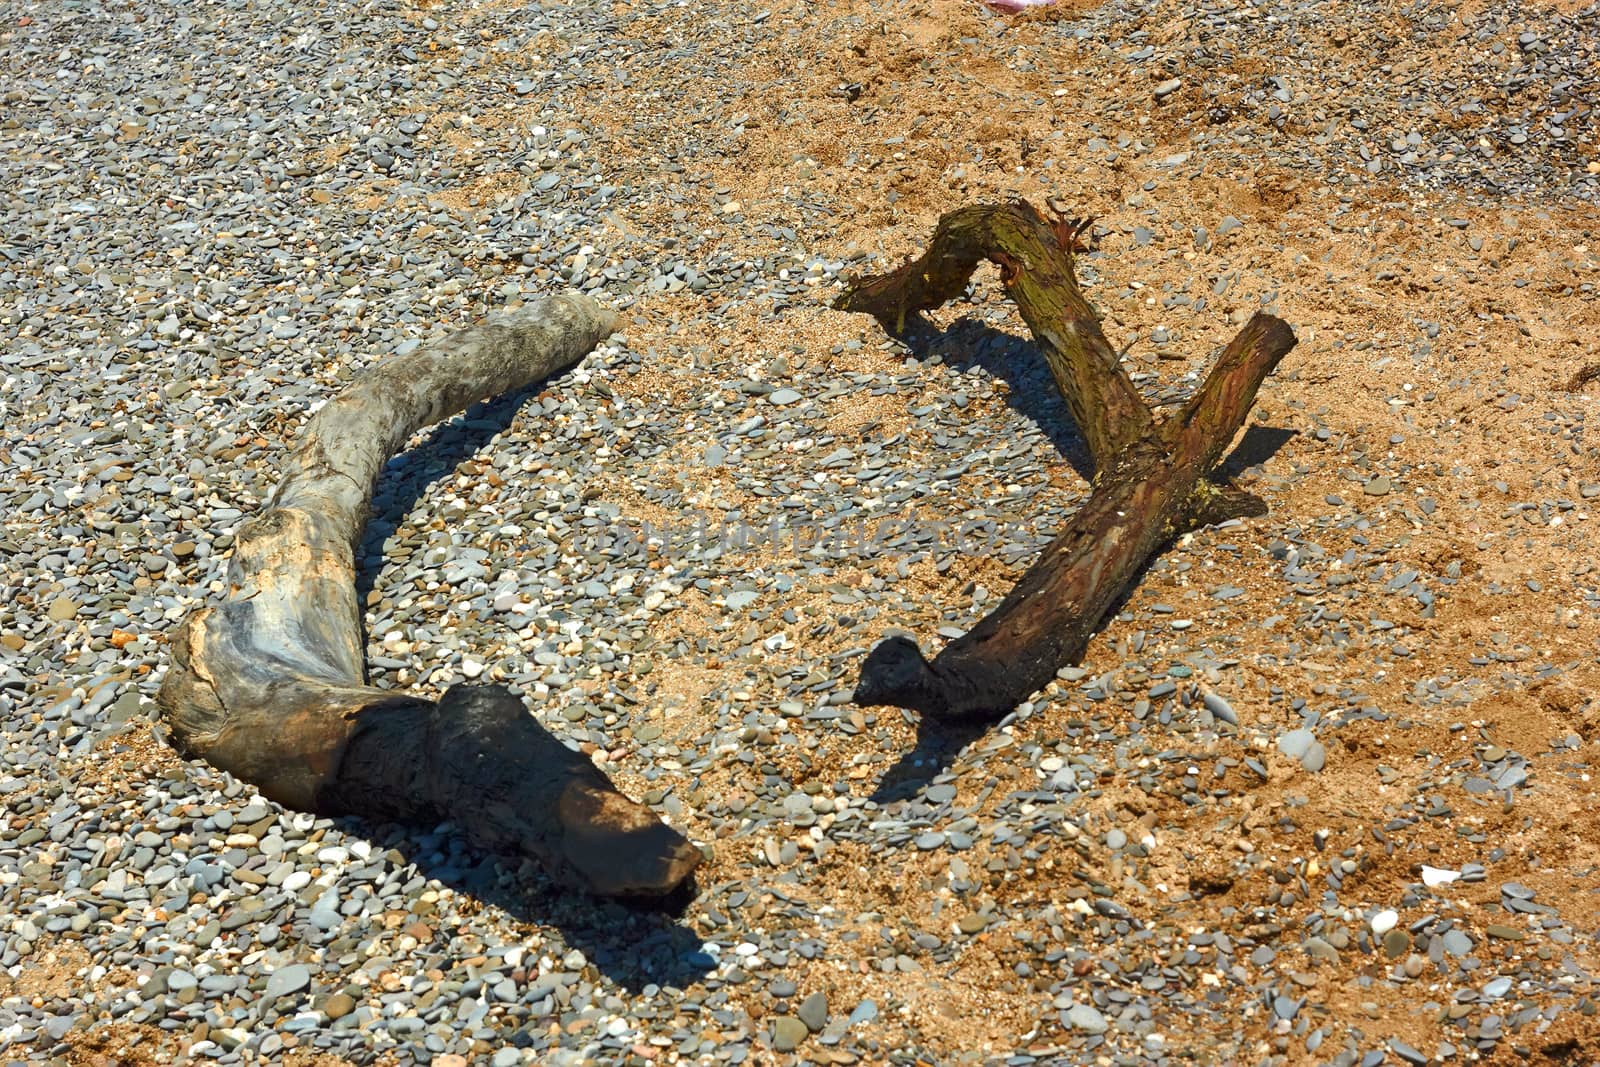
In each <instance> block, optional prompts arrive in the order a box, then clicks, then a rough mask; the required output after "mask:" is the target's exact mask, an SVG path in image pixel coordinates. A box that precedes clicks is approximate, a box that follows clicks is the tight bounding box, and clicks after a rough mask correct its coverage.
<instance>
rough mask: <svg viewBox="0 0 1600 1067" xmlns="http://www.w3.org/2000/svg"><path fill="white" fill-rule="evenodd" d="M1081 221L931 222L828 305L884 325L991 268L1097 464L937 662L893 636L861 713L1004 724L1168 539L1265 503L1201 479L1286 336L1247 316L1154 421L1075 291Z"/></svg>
mask: <svg viewBox="0 0 1600 1067" xmlns="http://www.w3.org/2000/svg"><path fill="white" fill-rule="evenodd" d="M1081 232H1082V224H1079V223H1075V222H1071V221H1068V220H1064V219H1056V220H1054V221H1047V220H1046V219H1045V218H1044V217H1043V216H1041V215H1040V214H1039V212H1038V211H1037V210H1036V209H1034V208H1033V207H1032V206H1031V205H1029V204H1026V203H1022V202H1013V203H1009V204H1004V205H998V206H980V207H968V208H962V209H959V210H957V211H953V212H951V213H949V214H947V215H946V216H944V218H942V219H941V220H940V222H939V226H938V228H937V229H936V230H935V232H934V235H933V240H932V242H931V244H930V246H929V248H928V251H927V252H926V253H924V254H923V256H922V258H921V259H919V260H917V261H916V262H914V263H910V264H907V265H906V266H904V267H902V268H900V269H899V270H897V271H894V272H892V273H890V274H887V275H883V276H881V277H877V278H872V279H868V280H865V281H862V282H859V283H857V284H855V285H853V286H852V287H851V288H850V289H849V290H847V291H846V292H845V294H844V295H843V296H842V297H840V299H839V300H838V302H837V303H836V304H835V306H836V307H839V308H841V309H843V310H847V311H864V312H867V313H869V314H872V315H874V316H875V317H877V319H878V320H879V322H881V323H883V324H884V325H885V327H886V328H888V327H890V326H891V325H892V327H893V328H894V329H896V330H898V329H901V328H903V326H904V318H905V315H906V314H907V313H908V312H910V311H913V310H922V309H926V308H931V307H935V306H938V305H939V304H940V303H942V302H944V301H945V300H948V299H950V298H952V297H954V296H956V295H959V294H960V293H961V292H962V291H963V288H964V286H965V285H966V280H967V278H968V277H969V276H970V274H971V272H972V270H973V268H974V267H975V266H976V264H977V263H978V262H979V261H980V260H982V259H989V260H991V261H993V262H995V263H997V264H998V265H999V266H1000V270H1001V279H1002V281H1003V282H1004V284H1005V286H1006V289H1007V292H1008V293H1010V295H1011V296H1012V298H1013V299H1014V300H1016V302H1017V306H1018V308H1019V310H1020V311H1021V312H1022V316H1023V319H1024V320H1025V321H1026V322H1027V323H1028V326H1029V328H1030V329H1031V330H1032V331H1033V334H1034V338H1035V340H1036V341H1037V342H1038V344H1039V348H1040V350H1041V351H1042V352H1043V353H1044V357H1045V359H1046V361H1047V362H1048V363H1049V364H1050V369H1051V371H1052V373H1053V374H1054V377H1055V380H1056V383H1057V385H1058V386H1059V387H1060V388H1061V390H1062V395H1063V397H1064V398H1065V399H1066V402H1067V405H1068V407H1069V409H1070V410H1071V412H1072V415H1073V418H1074V420H1075V421H1076V422H1077V424H1078V427H1079V429H1080V431H1081V432H1082V433H1083V435H1084V438H1085V440H1086V441H1087V442H1088V443H1089V449H1090V451H1091V452H1092V453H1093V455H1094V459H1095V466H1096V471H1095V477H1094V490H1093V492H1092V493H1091V494H1090V497H1089V500H1088V502H1087V503H1085V504H1084V506H1083V507H1082V508H1081V509H1080V510H1079V511H1078V513H1077V514H1076V515H1074V516H1073V517H1072V519H1071V520H1070V521H1069V522H1068V523H1067V526H1066V528H1065V529H1063V530H1062V531H1061V533H1060V534H1059V535H1058V536H1057V537H1056V539H1055V541H1054V542H1052V543H1051V544H1050V546H1049V547H1047V548H1046V549H1045V551H1044V553H1043V554H1042V555H1041V556H1040V558H1039V560H1038V562H1036V563H1035V564H1034V565H1033V567H1032V568H1030V569H1029V571H1028V572H1027V574H1025V575H1024V576H1023V578H1022V580H1021V581H1019V582H1018V583H1017V585H1016V588H1014V589H1013V590H1012V591H1011V593H1010V595H1008V596H1007V597H1006V598H1005V600H1004V601H1002V602H1001V604H1000V606H999V607H998V608H996V609H995V610H994V611H993V612H992V613H990V614H989V615H988V616H986V617H985V618H983V619H982V620H980V621H979V623H978V624H977V626H975V627H973V629H972V630H971V631H970V632H968V633H967V634H965V635H963V636H961V637H959V638H957V639H955V640H954V641H951V642H950V643H949V644H948V645H946V646H945V647H944V649H943V650H942V651H941V652H940V653H939V655H938V656H937V657H935V659H934V660H933V662H932V663H929V662H928V661H927V660H926V659H925V658H924V657H923V655H922V652H921V650H920V649H919V648H918V647H917V644H916V643H915V642H914V641H911V640H909V639H907V638H904V637H892V638H889V639H887V640H885V641H883V642H882V643H880V644H879V645H878V646H877V647H876V648H874V649H873V650H872V652H871V654H870V655H868V657H867V659H866V661H865V663H864V664H863V665H862V670H861V679H860V683H859V684H858V686H857V687H856V702H857V703H858V704H864V705H871V704H893V705H897V706H900V707H905V708H911V709H913V710H917V711H921V712H924V713H925V714H928V715H933V716H945V717H976V718H980V719H990V718H993V719H998V718H1000V717H1002V716H1004V715H1005V714H1007V713H1008V712H1009V711H1010V710H1011V709H1012V708H1013V707H1015V706H1016V705H1017V704H1018V703H1020V702H1021V701H1022V700H1024V699H1025V698H1026V697H1027V696H1028V694H1030V693H1032V692H1034V691H1036V690H1038V689H1041V688H1043V687H1044V685H1045V684H1046V683H1048V682H1049V680H1050V678H1051V677H1052V676H1053V675H1054V674H1055V672H1056V671H1057V670H1058V669H1060V668H1061V667H1062V666H1064V665H1066V664H1068V663H1072V662H1075V661H1077V660H1078V659H1080V658H1081V657H1082V655H1083V651H1084V648H1085V647H1086V646H1087V644H1088V641H1089V638H1090V637H1091V635H1092V634H1093V633H1094V631H1095V629H1096V627H1097V626H1098V625H1099V622H1100V619H1101V618H1102V617H1103V616H1104V614H1105V612H1106V609H1107V608H1109V607H1110V606H1111V605H1112V604H1113V603H1115V602H1116V600H1117V599H1118V597H1120V596H1121V595H1122V593H1123V591H1124V589H1125V588H1126V587H1127V585H1128V584H1129V583H1130V582H1131V581H1132V580H1133V579H1134V576H1135V575H1136V574H1137V573H1138V572H1139V569H1140V568H1141V567H1142V566H1143V565H1144V563H1145V561H1146V560H1147V559H1148V558H1149V557H1150V556H1151V555H1152V554H1153V553H1154V552H1156V551H1157V550H1158V549H1159V548H1160V546H1161V545H1162V544H1164V543H1166V542H1167V541H1169V540H1171V538H1172V537H1173V536H1175V535H1176V534H1179V533H1182V532H1183V531H1185V530H1189V529H1193V528H1195V527H1196V526H1199V525H1204V524H1207V523H1214V522H1220V521H1222V520H1224V519H1227V518H1232V517H1235V516H1240V515H1254V514H1261V513H1262V512H1264V511H1265V505H1264V504H1263V503H1262V502H1261V501H1260V500H1259V499H1257V498H1256V497H1254V496H1251V495H1250V494H1248V493H1245V492H1244V491H1242V490H1239V489H1236V488H1234V487H1232V486H1227V485H1218V484H1217V483H1215V482H1212V481H1211V480H1209V475H1210V474H1211V472H1212V469H1213V468H1214V467H1215V466H1216V464H1217V462H1218V460H1220V459H1221V457H1222V453H1223V451H1224V450H1225V449H1226V448H1227V447H1228V445H1229V444H1230V443H1231V442H1232V440H1233V437H1234V435H1235V434H1236V433H1237V432H1238V430H1239V428H1240V427H1241V426H1243V425H1244V421H1245V418H1246V417H1247V416H1248V415H1249V412H1250V407H1251V405H1252V404H1253V403H1254V402H1255V395H1256V391H1257V390H1258V389H1259V388H1260V386H1261V382H1262V381H1263V380H1264V379H1265V378H1266V376H1267V375H1268V374H1269V373H1271V371H1272V369H1273V368H1274V367H1276V366H1277V365H1278V362H1279V361H1280V360H1281V359H1282V358H1283V357H1284V356H1285V355H1286V354H1288V352H1289V350H1290V349H1291V348H1293V347H1294V343H1295V337H1294V333H1293V332H1292V331H1291V330H1290V329H1289V327H1288V325H1287V324H1285V323H1284V322H1282V321H1281V320H1279V319H1277V318H1274V317H1272V316H1270V315H1264V314H1257V315H1256V316H1255V317H1254V318H1252V319H1251V320H1250V322H1249V323H1247V324H1246V325H1245V327H1244V329H1243V330H1241V331H1240V333H1239V335H1238V336H1237V337H1235V338H1234V340H1233V341H1232V343H1230V344H1229V345H1228V347H1227V349H1225V350H1224V352H1223V354H1222V356H1221V358H1219V359H1218V361H1217V365H1216V366H1215V367H1214V368H1212V371H1211V374H1210V376H1209V377H1208V378H1207V379H1206V381H1205V383H1204V384H1203V385H1202V386H1201V388H1200V390H1199V392H1197V393H1196V394H1195V395H1194V396H1193V397H1192V398H1191V399H1190V400H1189V401H1188V402H1187V403H1186V404H1185V405H1184V406H1183V407H1182V408H1181V409H1180V410H1179V411H1177V412H1176V413H1174V414H1172V415H1170V416H1168V417H1167V418H1166V419H1164V420H1163V421H1161V422H1159V423H1158V422H1156V421H1155V418H1154V417H1153V416H1152V415H1151V413H1150V409H1149V408H1148V407H1146V406H1145V404H1144V402H1143V401H1142V400H1141V399H1140V398H1139V396H1138V393H1137V391H1136V390H1135V389H1134V387H1133V383H1132V382H1131V381H1130V380H1129V379H1128V377H1127V375H1126V374H1125V373H1124V372H1123V370H1122V368H1121V366H1120V363H1119V362H1118V359H1117V356H1116V351H1115V349H1113V348H1112V347H1111V344H1110V342H1109V341H1107V340H1106V337H1105V334H1104V333H1103V332H1102V331H1101V329H1100V324H1099V316H1098V315H1097V314H1096V313H1095V312H1094V310H1093V308H1091V307H1090V305H1089V303H1088V301H1087V300H1086V299H1085V298H1084V296H1083V294H1082V292H1081V290H1080V289H1079V288H1078V284H1077V279H1076V276H1075V275H1074V273H1073V262H1072V256H1073V252H1074V247H1075V241H1076V238H1077V236H1078V235H1079V234H1080V233H1081Z"/></svg>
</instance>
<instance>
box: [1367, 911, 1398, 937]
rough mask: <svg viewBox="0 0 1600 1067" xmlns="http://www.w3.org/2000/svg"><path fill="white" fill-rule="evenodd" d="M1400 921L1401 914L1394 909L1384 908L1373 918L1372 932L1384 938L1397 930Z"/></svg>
mask: <svg viewBox="0 0 1600 1067" xmlns="http://www.w3.org/2000/svg"><path fill="white" fill-rule="evenodd" d="M1399 921H1400V913H1399V912H1397V911H1395V910H1394V909H1393V908H1384V909H1383V910H1382V911H1380V912H1378V914H1376V915H1374V916H1373V917H1372V932H1373V933H1375V934H1377V935H1378V936H1379V937H1382V936H1383V935H1384V934H1386V933H1388V932H1389V931H1390V930H1393V929H1394V928H1395V924H1397V923H1398V922H1399Z"/></svg>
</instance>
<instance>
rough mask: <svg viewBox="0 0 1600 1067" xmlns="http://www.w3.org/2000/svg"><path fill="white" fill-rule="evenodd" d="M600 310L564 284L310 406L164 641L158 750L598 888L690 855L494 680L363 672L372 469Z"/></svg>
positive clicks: (636, 882) (658, 884)
mask: <svg viewBox="0 0 1600 1067" xmlns="http://www.w3.org/2000/svg"><path fill="white" fill-rule="evenodd" d="M615 323H616V319H615V315H614V314H613V313H612V312H610V311H608V310H606V309H605V308H603V307H602V306H601V305H599V304H598V303H596V302H595V301H594V300H592V299H590V298H588V297H584V296H578V295H570V296H557V297H550V298H546V299H542V300H538V301H535V302H533V303H532V304H530V305H529V306H528V307H527V308H525V309H523V310H522V311H520V312H518V313H516V314H513V315H510V316H507V317H505V318H504V319H501V320H499V321H496V322H491V323H488V324H485V325H482V326H478V327H475V328H473V329H468V330H462V331H460V332H457V333H454V334H451V335H450V336H448V337H446V338H444V339H443V340H442V341H440V342H439V343H437V344H435V345H430V346H425V347H423V348H421V349H419V350H417V351H416V352H413V353H411V354H409V355H406V356H400V357H394V358H390V359H387V360H384V361H382V362H380V363H378V364H377V365H376V366H374V367H373V368H371V369H369V370H367V371H365V372H364V373H363V374H362V375H361V376H360V377H358V378H357V380H356V381H355V383H354V384H352V385H351V386H350V387H349V388H348V389H346V390H345V391H344V392H343V393H342V394H340V395H339V396H338V397H336V398H335V399H333V400H332V401H330V402H329V403H328V404H326V405H325V406H324V407H323V408H322V409H321V410H319V411H318V412H317V413H316V415H315V416H313V417H312V419H311V421H310V422H309V423H308V424H307V426H306V428H305V432H304V434H303V435H302V437H301V440H300V442H299V444H298V445H297V446H296V448H295V449H294V450H293V451H292V452H290V453H289V454H288V455H287V456H286V457H285V459H284V476H283V480H282V482H281V483H280V484H279V486H278V488H277V491H276V492H274V494H273V496H272V499H271V500H270V501H269V502H268V505H267V510H266V511H265V512H264V513H263V514H262V515H260V516H259V517H258V518H256V519H253V520H252V521H250V522H248V523H246V524H245V525H244V526H243V527H242V528H241V529H240V531H239V533H238V537H237V539H236V543H235V546H234V551H233V558H232V559H231V560H230V562H229V567H228V575H227V590H226V592H225V593H224V594H223V596H222V598H221V599H220V600H217V601H215V602H213V603H211V604H208V605H206V606H204V607H202V608H200V609H198V610H196V611H195V612H194V613H193V614H192V615H190V616H189V618H188V619H186V620H185V621H184V623H183V624H182V626H181V627H180V628H179V630H178V631H177V632H176V633H175V634H174V635H173V640H172V653H173V663H172V666H171V668H170V670H169V671H168V673H167V676H166V679H165V680H164V682H163V684H162V687H161V692H160V695H159V698H158V699H159V704H160V709H161V714H162V716H163V719H164V720H165V722H166V724H167V726H168V728H169V730H170V732H171V737H172V741H173V743H174V745H175V746H176V747H177V748H178V749H179V750H180V751H182V752H184V753H185V754H187V755H192V756H197V757H199V758H201V759H204V760H206V761H207V762H208V763H211V764H212V765H213V766H216V767H219V768H221V769H223V770H226V771H229V772H231V773H233V774H235V775H237V776H238V777H240V778H242V779H244V780H245V781H248V782H251V783H252V784H254V785H255V786H256V787H257V788H259V789H260V790H261V792H262V793H263V794H265V795H266V796H268V797H271V798H272V799H274V800H277V801H279V802H280V803H282V804H285V805H287V806H289V807H294V808H300V809H303V810H308V811H315V812H319V813H322V814H329V815H336V814H350V815H363V816H368V817H372V818H378V819H395V820H404V821H432V822H438V821H440V820H443V819H451V820H454V821H455V822H456V823H458V824H459V825H460V826H461V827H462V828H463V829H464V830H465V831H466V832H467V834H468V835H469V836H470V837H471V838H473V839H474V840H475V841H477V842H479V843H481V844H482V845H484V846H485V847H488V848H492V849H500V850H510V851H515V852H521V853H525V854H528V855H531V856H534V857H535V858H537V859H538V860H540V861H541V862H542V863H543V864H544V865H545V867H546V868H547V869H548V870H549V871H550V873H551V874H552V875H554V876H555V877H557V878H558V879H560V880H562V881H565V882H567V883H569V884H573V885H576V886H579V887H582V888H585V889H588V890H590V891H593V892H595V893H600V894H605V895H630V894H659V893H666V892H669V891H671V890H672V889H674V888H675V887H676V886H677V885H678V884H679V883H681V882H682V881H683V880H684V879H685V878H686V877H688V875H689V873H690V872H691V871H692V870H693V869H694V867H695V866H696V864H697V863H698V862H699V860H700V853H699V852H698V850H696V849H695V848H694V847H693V846H692V845H690V844H689V842H688V841H686V840H685V839H684V838H683V837H682V836H681V835H680V834H678V833H677V831H675V830H673V829H671V828H670V827H668V826H666V825H665V824H664V823H662V822H661V821H660V820H659V819H657V818H656V817H655V815H654V814H653V813H652V812H651V811H650V809H648V808H646V807H644V806H642V805H639V804H636V803H634V802H633V801H631V800H629V799H627V798H626V797H624V796H623V795H622V794H621V793H619V792H617V790H616V789H615V787H613V786H612V784H611V782H610V781H609V780H608V779H607V778H606V777H605V775H603V774H602V773H601V772H600V771H599V770H598V769H597V768H596V767H595V766H594V764H593V763H592V762H591V761H590V760H589V759H588V757H586V756H584V755H582V754H580V753H578V752H575V751H573V750H572V749H569V748H567V747H566V745H564V744H563V743H562V742H561V741H560V740H559V739H557V738H556V737H554V736H553V735H551V734H549V733H548V732H546V731H545V730H544V729H543V727H541V726H540V725H539V724H538V722H537V721H536V720H535V719H534V718H533V717H532V716H531V715H530V714H529V713H528V710H527V709H526V708H525V707H524V706H523V704H522V702H521V701H520V700H519V699H518V698H517V697H515V696H514V695H512V694H511V693H510V692H509V691H507V690H505V689H503V688H501V687H498V686H482V687H478V686H456V687H454V688H452V689H450V690H449V691H447V692H446V693H445V695H444V698H443V699H442V700H441V701H440V702H439V703H438V704H437V705H435V704H434V703H433V702H432V701H430V700H426V699H423V698H421V697H417V696H410V695H407V694H404V693H397V692H392V691H388V690H383V689H377V688H374V687H371V686H368V685H366V684H365V682H366V663H365V649H364V645H363V634H362V626H361V614H360V606H359V604H358V603H357V601H356V593H355V559H354V548H355V545H356V543H357V540H358V538H359V537H360V535H361V529H362V527H363V526H364V525H365V523H366V518H367V507H368V503H369V501H370V500H371V496H372V490H373V486H374V483H375V481H376V479H377V477H378V474H379V472H380V471H381V470H382V468H383V464H384V463H385V462H386V461H387V460H388V458H389V457H390V456H391V455H393V454H394V453H395V452H397V451H398V450H399V449H400V448H401V447H403V446H404V444H405V442H406V440H407V438H409V437H410V436H411V435H412V434H413V433H414V432H416V431H417V430H418V429H420V428H422V427H423V426H427V425H429V424H431V423H434V422H438V421H439V420H441V419H443V418H446V417H448V416H450V415H452V414H454V413H455V412H458V411H461V410H463V409H465V408H466V407H467V406H468V405H469V404H471V403H473V402H475V401H477V400H481V399H484V398H487V397H491V396H497V395H499V394H501V393H505V392H509V391H511V390H514V389H518V388H521V387H523V386H525V385H527V384H529V383H531V382H535V381H538V380H540V379H542V378H545V377H548V376H549V375H551V374H553V373H555V372H557V371H559V370H562V369H564V368H566V367H568V366H571V365H572V364H574V363H576V362H577V361H578V360H580V359H582V358H583V356H584V355H585V354H586V353H587V352H588V351H589V350H590V349H591V348H593V347H594V346H595V344H596V343H598V342H599V341H600V340H601V339H603V338H604V337H605V336H606V335H607V334H609V333H610V332H611V331H612V329H613V328H614V326H615Z"/></svg>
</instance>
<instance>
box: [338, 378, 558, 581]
mask: <svg viewBox="0 0 1600 1067" xmlns="http://www.w3.org/2000/svg"><path fill="white" fill-rule="evenodd" d="M546 387H547V386H546V383H545V382H542V381H541V382H533V383H531V384H529V385H527V386H525V387H523V388H521V389H518V390H517V391H516V392H513V393H507V394H506V395H504V396H499V397H493V398H491V399H488V400H484V401H481V402H479V403H477V404H474V405H472V406H471V407H470V408H468V409H467V410H466V411H464V412H462V413H461V414H460V415H457V416H456V417H455V418H453V419H450V420H448V421H446V422H441V423H440V424H439V425H437V426H435V427H433V428H432V429H430V430H429V431H428V432H427V433H426V434H424V435H423V437H422V439H421V440H419V441H418V442H417V443H416V444H415V445H413V446H412V447H411V448H408V449H406V450H405V451H404V452H401V453H399V454H398V455H396V456H395V457H394V458H392V459H390V460H389V462H388V463H386V464H384V466H383V470H382V471H381V472H380V473H379V475H378V483H377V485H376V486H375V487H374V488H373V491H372V512H371V515H370V516H369V517H368V519H367V526H366V529H365V530H363V531H362V533H361V541H360V543H359V544H358V545H357V546H356V602H357V603H359V604H365V603H366V602H367V594H368V593H370V592H372V589H373V587H374V586H375V585H376V584H377V581H378V575H379V574H380V573H382V571H383V565H384V563H385V562H386V561H385V559H384V555H383V545H384V542H385V541H387V540H389V538H391V537H393V536H394V535H395V534H396V533H398V532H399V531H400V529H401V528H402V527H404V526H405V523H406V519H407V518H408V517H409V516H410V514H411V512H412V509H414V508H415V507H416V506H417V504H418V502H419V501H421V500H422V498H423V497H424V496H426V495H427V493H428V490H429V489H431V488H433V486H435V485H437V484H439V483H440V482H442V481H444V480H445V479H446V478H449V477H451V476H452V475H454V474H455V472H456V471H457V470H458V469H459V468H460V466H461V464H463V463H465V462H466V461H467V460H469V459H471V458H472V457H473V456H475V455H477V454H478V453H479V452H481V451H482V450H483V448H484V446H485V445H487V444H488V443H489V442H490V441H491V440H493V439H494V437H495V435H497V434H500V433H504V432H505V431H506V430H508V429H510V428H511V425H512V423H514V422H516V421H517V416H518V414H520V413H521V411H522V409H523V406H524V405H526V404H527V402H528V401H529V400H531V399H533V398H534V397H536V396H538V395H539V393H541V392H542V391H543V390H544V389H545V388H546Z"/></svg>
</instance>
